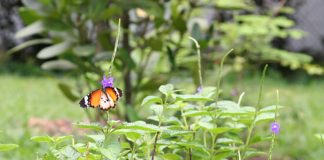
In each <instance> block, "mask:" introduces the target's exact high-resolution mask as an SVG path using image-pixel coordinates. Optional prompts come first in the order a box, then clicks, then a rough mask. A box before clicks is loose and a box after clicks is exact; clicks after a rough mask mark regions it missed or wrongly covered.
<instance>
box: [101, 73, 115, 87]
mask: <svg viewBox="0 0 324 160" xmlns="http://www.w3.org/2000/svg"><path fill="white" fill-rule="evenodd" d="M101 85H102V87H103V88H106V87H114V78H113V77H108V78H106V76H103V77H102V80H101Z"/></svg>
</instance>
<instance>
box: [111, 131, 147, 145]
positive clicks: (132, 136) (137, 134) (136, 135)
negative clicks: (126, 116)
mask: <svg viewBox="0 0 324 160" xmlns="http://www.w3.org/2000/svg"><path fill="white" fill-rule="evenodd" d="M113 134H123V135H125V136H126V137H127V139H129V140H130V141H132V142H135V141H136V140H138V139H140V138H141V137H142V135H144V134H145V131H142V130H136V129H117V130H116V131H114V132H113Z"/></svg>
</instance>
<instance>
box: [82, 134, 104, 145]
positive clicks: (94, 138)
mask: <svg viewBox="0 0 324 160" xmlns="http://www.w3.org/2000/svg"><path fill="white" fill-rule="evenodd" d="M86 137H88V138H89V139H91V140H92V141H93V142H95V143H96V144H98V145H101V144H102V143H103V142H104V141H105V135H100V134H95V135H86Z"/></svg>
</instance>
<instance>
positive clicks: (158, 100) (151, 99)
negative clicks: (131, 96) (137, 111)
mask: <svg viewBox="0 0 324 160" xmlns="http://www.w3.org/2000/svg"><path fill="white" fill-rule="evenodd" d="M152 103H158V104H161V103H162V99H161V98H160V97H158V96H147V97H145V98H144V100H143V102H142V106H144V105H150V104H152Z"/></svg>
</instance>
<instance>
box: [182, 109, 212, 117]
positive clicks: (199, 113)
mask: <svg viewBox="0 0 324 160" xmlns="http://www.w3.org/2000/svg"><path fill="white" fill-rule="evenodd" d="M210 114H211V113H209V112H207V111H196V110H191V111H187V112H185V113H183V115H184V116H188V117H194V116H206V115H210Z"/></svg>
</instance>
